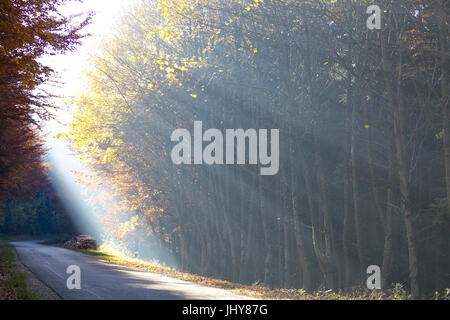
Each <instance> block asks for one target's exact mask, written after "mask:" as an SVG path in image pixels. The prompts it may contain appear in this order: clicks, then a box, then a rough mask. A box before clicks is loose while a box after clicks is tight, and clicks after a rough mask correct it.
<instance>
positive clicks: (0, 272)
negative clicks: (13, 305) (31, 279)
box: [0, 240, 36, 300]
mask: <svg viewBox="0 0 450 320" xmlns="http://www.w3.org/2000/svg"><path fill="white" fill-rule="evenodd" d="M15 261H16V258H15V255H14V249H13V248H12V247H11V246H10V245H9V244H8V243H7V242H6V241H5V240H0V300H35V299H36V297H35V296H34V295H33V294H32V293H30V292H29V291H28V290H27V285H26V281H25V276H24V275H23V274H22V273H19V272H17V271H16V263H15Z"/></svg>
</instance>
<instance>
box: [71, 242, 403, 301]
mask: <svg viewBox="0 0 450 320" xmlns="http://www.w3.org/2000/svg"><path fill="white" fill-rule="evenodd" d="M75 250H76V251H78V252H81V253H84V254H87V255H90V256H93V257H96V258H98V259H100V260H103V261H106V262H108V263H112V264H117V265H122V266H127V267H131V268H136V269H138V270H142V271H147V272H153V273H157V274H162V275H165V276H168V277H172V278H176V279H181V280H186V281H191V282H194V283H197V284H201V285H205V286H210V287H215V288H220V289H226V290H230V291H231V292H233V293H237V294H245V295H248V296H252V297H254V298H257V299H274V300H277V299H279V300H405V299H408V294H407V293H406V292H405V291H404V290H403V289H401V288H397V290H396V291H395V292H392V294H389V295H386V294H384V293H382V292H380V291H378V290H374V291H369V290H367V289H366V290H363V289H361V288H354V290H352V292H351V293H348V292H347V293H345V294H343V293H339V292H333V291H331V290H326V291H316V292H314V293H307V292H305V291H304V290H303V289H273V288H269V287H267V286H264V285H263V284H253V285H245V284H240V283H233V282H229V281H226V280H220V279H215V278H211V277H205V276H200V275H196V274H192V273H187V272H181V271H178V270H176V269H173V268H170V267H166V266H161V265H159V264H156V263H149V262H146V261H142V260H139V259H133V258H128V257H124V256H122V255H116V254H114V253H112V252H110V251H108V250H107V249H104V248H102V247H100V248H99V249H97V250H83V249H75Z"/></svg>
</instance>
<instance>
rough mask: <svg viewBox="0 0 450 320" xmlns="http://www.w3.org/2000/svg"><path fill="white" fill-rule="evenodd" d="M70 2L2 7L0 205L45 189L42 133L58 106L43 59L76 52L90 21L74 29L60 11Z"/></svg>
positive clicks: (42, 0) (8, 2) (41, 0)
mask: <svg viewBox="0 0 450 320" xmlns="http://www.w3.org/2000/svg"><path fill="white" fill-rule="evenodd" d="M65 2H67V1H66V0H33V1H25V0H23V1H20V0H1V1H0V201H4V200H5V199H9V198H14V197H26V196H30V195H32V194H33V193H34V192H36V191H37V190H39V187H40V186H42V181H43V180H42V176H44V175H45V166H44V165H43V159H42V157H43V154H44V150H43V147H42V145H43V140H42V137H41V136H40V134H39V129H40V123H41V121H42V120H46V119H49V118H50V117H51V113H52V109H53V106H52V105H51V103H50V102H49V98H51V96H50V95H49V94H47V93H45V92H43V91H42V90H39V85H41V84H43V83H45V82H46V81H48V80H49V79H50V78H51V76H52V75H53V71H52V69H51V68H49V67H48V66H45V65H43V64H42V63H41V62H40V61H39V59H40V58H42V57H43V56H45V55H48V54H57V53H64V52H65V51H68V50H73V49H74V48H75V47H76V45H77V44H79V43H80V39H81V38H82V35H81V33H80V31H81V29H82V28H83V27H84V26H85V25H86V24H87V23H88V22H89V19H90V17H87V18H86V19H84V20H83V22H81V23H77V24H74V23H72V22H71V19H70V18H68V17H64V16H62V15H61V14H60V13H59V11H58V9H59V7H60V6H61V5H62V4H64V3H65Z"/></svg>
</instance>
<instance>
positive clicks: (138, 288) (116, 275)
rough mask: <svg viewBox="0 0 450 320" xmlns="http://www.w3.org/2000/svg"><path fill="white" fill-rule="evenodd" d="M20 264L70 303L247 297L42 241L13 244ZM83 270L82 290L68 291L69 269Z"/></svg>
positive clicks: (242, 298) (238, 298) (239, 298)
mask: <svg viewBox="0 0 450 320" xmlns="http://www.w3.org/2000/svg"><path fill="white" fill-rule="evenodd" d="M11 244H12V245H13V246H14V247H15V248H16V251H17V254H18V256H19V259H20V261H21V262H22V263H23V264H24V265H25V266H27V267H28V268H29V269H30V270H31V271H32V272H33V273H34V274H35V275H36V277H38V278H39V279H40V280H41V281H42V282H43V283H45V284H46V285H47V286H48V287H50V288H52V289H53V290H54V291H55V292H56V293H57V294H58V295H59V296H60V297H61V298H62V299H67V300H178V299H193V300H215V299H220V300H244V299H250V298H249V297H247V296H243V295H236V294H233V293H231V292H229V291H226V290H222V289H217V288H211V287H206V286H201V285H197V284H195V283H192V282H188V281H183V280H178V279H174V278H169V277H166V276H162V275H159V274H155V273H150V272H143V271H138V270H135V269H132V268H127V267H123V266H119V265H114V264H110V263H106V262H103V261H100V260H98V259H96V258H94V257H91V256H88V255H84V254H82V253H79V252H75V251H72V250H68V249H63V248H58V247H52V246H46V245H43V244H40V243H39V241H26V242H11ZM71 265H76V266H78V267H80V270H81V289H72V290H70V289H68V288H67V279H68V278H69V277H70V275H71V274H67V273H66V271H67V268H68V267H69V266H71Z"/></svg>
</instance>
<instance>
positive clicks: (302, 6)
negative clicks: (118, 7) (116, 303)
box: [0, 0, 450, 298]
mask: <svg viewBox="0 0 450 320" xmlns="http://www.w3.org/2000/svg"><path fill="white" fill-rule="evenodd" d="M2 2H5V1H3V0H2ZM38 2H47V3H52V2H57V1H38ZM371 5H376V6H378V7H379V8H380V9H381V10H380V11H374V12H375V14H373V13H372V12H368V10H367V9H368V7H369V6H371ZM377 13H378V15H377ZM121 15H122V17H121V18H120V19H119V20H118V21H116V24H115V28H114V32H113V35H112V36H110V37H105V38H104V39H103V42H102V49H101V52H100V53H99V54H97V55H95V56H93V57H92V62H91V66H90V68H89V69H88V70H86V71H85V72H84V76H85V82H86V85H85V87H84V89H83V90H82V91H81V92H80V93H79V94H77V96H76V97H74V98H73V99H72V103H73V105H74V106H76V107H75V110H74V113H73V121H72V122H71V123H70V128H69V129H68V131H67V132H66V133H64V134H63V135H61V136H60V137H59V138H61V139H64V140H65V141H67V142H68V143H69V144H70V145H71V147H72V149H73V151H74V152H76V153H77V154H78V156H79V158H80V159H81V160H82V161H83V163H84V164H85V165H86V166H88V167H89V169H90V170H89V172H88V173H87V172H79V173H78V174H79V179H80V181H82V182H83V183H84V184H85V185H86V186H87V188H89V190H92V195H93V198H95V199H94V201H97V203H99V205H101V206H102V207H103V208H104V212H105V213H104V216H103V218H102V225H103V227H104V228H105V230H106V233H107V234H106V236H107V237H108V238H110V239H114V240H115V241H117V242H120V243H123V244H125V245H126V246H127V247H128V248H129V250H130V251H132V252H136V253H137V254H138V255H140V256H141V257H143V258H149V259H151V258H155V256H152V255H151V254H150V252H157V258H158V259H160V260H161V262H166V263H168V264H170V263H172V262H173V264H175V265H177V266H178V267H179V268H180V269H181V270H182V271H186V272H190V273H194V274H198V275H204V276H209V277H214V278H218V279H224V280H227V281H232V282H239V283H244V284H262V285H265V286H269V287H272V288H287V289H289V288H302V289H304V290H305V291H306V292H313V291H316V290H330V289H331V290H333V291H334V292H338V291H342V292H348V291H350V290H352V288H355V287H365V285H366V279H367V276H368V275H367V273H366V270H367V268H368V267H369V266H371V265H377V266H379V267H380V268H381V289H382V290H389V289H391V288H393V287H395V286H396V284H400V285H401V286H404V288H405V289H406V290H407V291H408V292H410V293H411V296H412V297H413V298H419V297H428V296H430V295H433V293H434V292H436V291H439V292H441V291H443V290H445V289H446V288H449V287H450V256H449V252H450V120H449V113H450V109H449V84H448V78H449V77H448V71H449V64H448V61H449V56H450V51H449V48H448V38H449V19H448V17H449V2H448V1H445V0H377V1H369V0H339V1H336V0H315V1H310V0H228V1H223V0H222V1H219V0H136V1H130V4H129V5H127V10H125V11H124V12H122V14H121ZM371 19H372V20H371ZM378 19H380V20H378ZM88 20H89V17H88V18H87V20H86V21H85V22H83V23H81V25H79V26H78V27H77V28H74V29H72V30H71V31H70V32H69V33H68V34H65V35H64V37H65V40H67V41H69V42H70V43H71V44H70V45H67V44H66V45H64V46H63V45H58V44H55V43H53V42H52V41H56V42H57V41H58V39H52V40H50V45H53V46H54V49H56V50H73V46H74V45H75V43H77V41H79V39H80V37H81V36H80V35H79V31H80V30H81V28H82V26H83V24H84V23H88V22H87V21H88ZM371 21H372V22H373V21H375V22H380V25H379V28H378V27H377V26H376V24H374V25H370V22H371ZM66 22H67V21H66ZM61 23H64V22H61ZM0 28H2V25H1V24H0ZM0 34H3V33H1V32H0ZM67 37H68V38H69V40H68V39H67ZM44 39H45V37H44ZM1 49H2V50H3V51H4V49H3V40H2V47H1ZM7 58H8V57H7V56H4V55H2V56H1V59H3V60H4V59H7ZM3 60H2V63H1V65H2V74H0V81H1V84H0V88H1V90H13V89H14V90H19V91H20V88H16V87H14V86H13V85H11V83H14V84H18V83H19V86H35V85H37V83H33V82H31V83H29V78H28V75H29V73H34V72H36V71H35V69H33V70H27V69H26V68H25V69H21V70H20V72H19V73H17V75H16V76H20V77H22V78H21V80H19V81H20V82H17V81H18V80H9V78H8V77H10V75H9V73H7V72H6V73H5V72H3V70H4V67H3V65H4V63H3ZM8 63H9V62H8ZM24 63H25V62H24ZM33 68H39V66H33ZM39 71H40V72H44V74H45V70H39ZM4 79H6V80H4ZM41 80H42V81H43V79H41ZM8 81H9V82H8ZM11 81H12V82H11ZM4 83H6V85H4ZM11 86H12V87H11ZM10 87H11V88H12V89H9V88H10ZM4 88H6V89H4ZM1 95H2V97H4V96H11V94H10V93H1ZM25 98H26V99H29V100H25V101H23V102H20V103H22V104H23V105H30V104H31V103H34V100H33V98H30V97H25ZM30 99H31V100H30ZM9 101H13V97H11V98H10V99H9V100H4V99H1V100H0V105H1V109H2V113H1V115H0V117H1V118H0V121H1V122H0V123H1V126H0V132H1V134H0V136H1V140H0V143H1V150H0V173H1V177H0V179H1V181H2V184H1V187H0V188H1V189H0V190H1V191H2V193H3V190H6V188H9V189H8V190H10V189H11V188H14V187H17V188H19V187H24V186H26V187H29V188H32V187H33V185H32V184H31V183H28V182H27V180H17V179H14V181H16V182H15V186H11V185H6V182H8V183H9V182H11V181H12V179H11V178H9V176H8V174H13V173H11V172H13V171H11V170H10V171H9V172H10V173H8V172H7V171H4V170H5V169H4V166H5V163H7V162H6V161H7V160H6V158H5V157H6V155H7V156H8V157H10V158H17V157H16V156H14V155H11V154H10V152H11V151H9V150H8V149H7V146H11V144H10V143H8V142H7V139H15V138H17V139H18V138H25V137H27V136H24V135H22V134H20V133H19V132H17V130H25V131H27V132H28V137H29V138H28V139H27V140H26V141H21V142H20V143H23V144H26V145H27V147H30V148H31V147H36V148H37V149H39V150H41V151H42V148H41V147H40V146H39V142H37V140H36V139H37V138H36V134H37V133H34V131H29V130H26V129H24V128H26V126H23V125H17V123H16V122H21V121H26V123H30V122H32V120H33V117H31V118H30V117H29V111H30V110H29V108H24V112H23V113H24V114H26V115H27V116H23V117H22V115H21V114H19V116H18V117H15V118H14V117H9V115H8V114H7V113H5V112H4V111H3V110H6V111H8V110H9V109H11V108H13V109H14V110H15V109H16V108H17V104H15V105H14V104H11V103H10V102H9ZM14 101H17V100H14ZM44 109H45V108H44ZM42 116H43V117H45V114H44V115H42ZM198 121H201V122H202V124H203V128H204V129H205V130H206V129H209V128H216V129H218V130H219V131H220V132H225V131H226V130H227V129H235V130H236V129H242V130H244V131H245V130H249V129H256V130H264V129H266V130H268V131H269V132H270V130H271V129H276V130H279V146H277V147H279V170H278V171H277V173H276V174H274V175H261V174H260V169H261V168H262V166H261V165H250V164H248V163H252V159H251V152H250V150H251V149H252V148H254V147H255V146H252V143H251V139H250V138H249V139H247V140H246V141H247V142H248V143H247V146H246V150H248V151H249V152H248V153H247V154H246V156H245V159H241V160H245V161H241V162H239V161H236V162H235V161H233V163H235V164H227V165H220V163H218V162H216V163H208V164H206V163H203V164H195V161H193V162H192V163H193V164H192V165H187V164H183V163H177V164H176V163H174V162H173V161H172V158H171V153H172V150H173V148H174V146H175V145H176V143H177V142H176V141H174V140H173V139H171V136H172V133H173V132H174V131H175V130H177V129H184V128H187V130H189V131H190V133H191V134H192V133H193V128H194V123H195V122H198ZM10 128H14V130H16V132H17V133H16V134H14V135H13V134H12V133H13V132H14V131H12V129H10ZM247 132H248V131H247ZM272 138H273V137H272ZM203 139H204V141H202V140H201V137H200V147H201V148H204V147H206V146H207V145H208V143H207V142H205V141H212V139H211V136H209V137H203ZM215 139H216V140H217V136H215ZM194 140H195V139H194ZM30 141H33V142H32V143H31V142H30ZM177 141H178V140H177ZM189 141H190V140H189ZM267 141H273V139H272V140H271V139H267ZM190 143H191V142H189V145H190ZM193 143H194V144H195V143H196V142H195V141H193ZM197 143H198V141H197ZM15 145H17V143H15ZM218 145H222V144H220V143H219V144H218ZM222 146H223V147H222V148H226V147H225V146H224V145H222ZM266 147H267V148H269V149H270V150H271V151H272V152H273V151H274V150H275V148H274V147H275V146H271V144H270V143H269V145H268V146H266ZM260 149H261V144H260V145H259V149H258V150H259V151H260V152H261V150H260ZM186 150H190V146H189V148H188V149H186ZM192 150H194V148H192ZM224 151H225V150H220V151H218V149H217V148H216V150H215V151H214V152H215V154H214V155H217V152H223V154H225V152H224ZM265 151H268V150H267V149H266V150H265ZM12 152H19V151H14V150H13V151H12ZM194 152H195V151H194ZM269 153H270V152H269ZM269 153H267V155H269ZM29 154H33V155H36V153H34V152H31V151H30V153H29ZM212 154H213V153H212ZM183 156H187V157H188V158H189V159H191V156H192V159H194V157H195V154H194V155H191V154H190V152H188V153H187V154H186V153H185V154H183ZM36 157H37V156H34V157H32V158H31V159H24V161H25V162H26V163H28V164H30V163H35V162H36V161H37V160H36ZM233 160H234V159H233ZM238 160H239V159H238ZM253 160H254V159H253ZM37 162H39V161H37ZM227 162H228V161H227ZM230 163H231V162H230ZM18 166H21V164H18ZM27 166H29V165H27ZM18 170H20V171H21V172H29V173H28V174H27V175H26V176H24V177H23V179H26V177H28V176H30V175H31V176H33V175H34V174H33V173H32V171H30V170H38V167H35V166H34V165H33V166H31V167H20V169H18ZM5 172H6V173H5ZM6 198H8V197H6ZM111 199H114V200H115V201H114V202H113V201H112V200H111ZM113 203H114V205H113ZM11 212H13V211H11Z"/></svg>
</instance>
